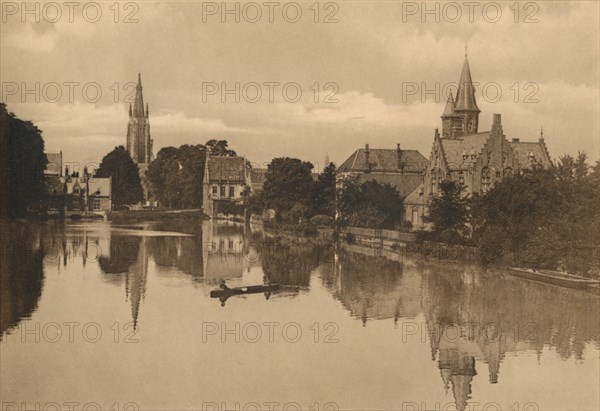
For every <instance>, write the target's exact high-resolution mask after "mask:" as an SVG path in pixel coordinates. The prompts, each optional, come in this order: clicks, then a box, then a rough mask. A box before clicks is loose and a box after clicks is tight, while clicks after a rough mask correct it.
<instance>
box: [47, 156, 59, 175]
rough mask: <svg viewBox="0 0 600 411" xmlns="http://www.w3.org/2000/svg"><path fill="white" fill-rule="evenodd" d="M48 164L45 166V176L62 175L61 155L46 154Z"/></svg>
mask: <svg viewBox="0 0 600 411" xmlns="http://www.w3.org/2000/svg"><path fill="white" fill-rule="evenodd" d="M46 158H47V159H48V164H46V170H45V171H44V172H45V173H46V174H56V175H60V174H62V153H46Z"/></svg>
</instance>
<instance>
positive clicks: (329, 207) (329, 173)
mask: <svg viewBox="0 0 600 411" xmlns="http://www.w3.org/2000/svg"><path fill="white" fill-rule="evenodd" d="M335 197H336V168H335V164H333V163H329V164H327V165H326V166H325V168H324V169H323V171H322V172H321V173H320V174H319V176H318V177H317V181H316V182H315V184H314V194H313V208H314V212H315V213H316V214H322V215H326V216H329V217H332V218H333V217H334V216H335Z"/></svg>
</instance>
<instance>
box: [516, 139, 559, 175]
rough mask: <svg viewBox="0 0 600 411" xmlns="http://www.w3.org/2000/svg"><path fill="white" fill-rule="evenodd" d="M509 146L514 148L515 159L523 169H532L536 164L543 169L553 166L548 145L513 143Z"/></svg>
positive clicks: (540, 143)
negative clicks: (547, 148)
mask: <svg viewBox="0 0 600 411" xmlns="http://www.w3.org/2000/svg"><path fill="white" fill-rule="evenodd" d="M508 144H509V146H510V148H512V150H513V153H514V155H515V158H516V159H517V162H518V163H519V166H520V167H521V168H522V169H527V168H531V166H532V165H533V164H536V163H538V164H540V165H541V166H543V167H550V165H551V164H552V160H551V159H550V156H549V154H548V151H547V150H546V145H545V143H543V142H541V141H532V142H522V141H518V142H516V141H512V142H509V143H508ZM530 158H531V160H530Z"/></svg>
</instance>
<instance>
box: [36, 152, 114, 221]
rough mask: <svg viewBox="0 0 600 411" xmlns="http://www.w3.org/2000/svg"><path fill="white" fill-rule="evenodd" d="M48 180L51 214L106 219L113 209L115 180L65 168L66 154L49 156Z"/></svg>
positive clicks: (48, 205)
mask: <svg viewBox="0 0 600 411" xmlns="http://www.w3.org/2000/svg"><path fill="white" fill-rule="evenodd" d="M46 158H47V159H48V165H47V166H46V169H45V170H44V178H45V180H46V186H47V188H48V194H49V196H48V201H47V202H46V205H45V207H46V211H47V212H48V213H49V214H57V215H72V216H93V215H98V216H102V217H104V216H105V215H106V214H108V213H109V212H110V211H111V209H112V179H111V178H110V177H108V178H100V177H93V176H92V175H91V174H90V173H89V172H88V170H87V168H84V169H83V172H82V173H80V172H79V171H71V172H69V167H68V166H66V167H64V168H63V157H62V152H60V153H46Z"/></svg>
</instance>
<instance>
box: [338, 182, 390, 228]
mask: <svg viewBox="0 0 600 411" xmlns="http://www.w3.org/2000/svg"><path fill="white" fill-rule="evenodd" d="M338 208H339V213H340V223H341V224H342V225H350V226H354V227H366V228H387V229H392V228H396V227H398V226H400V225H401V221H402V198H401V197H400V194H399V193H398V192H397V191H396V189H395V188H394V187H392V186H391V185H389V184H380V183H378V182H377V181H375V180H369V181H365V182H363V183H361V182H360V180H359V178H358V177H348V178H346V179H345V180H344V181H343V183H342V187H341V188H340V190H339V192H338Z"/></svg>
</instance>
